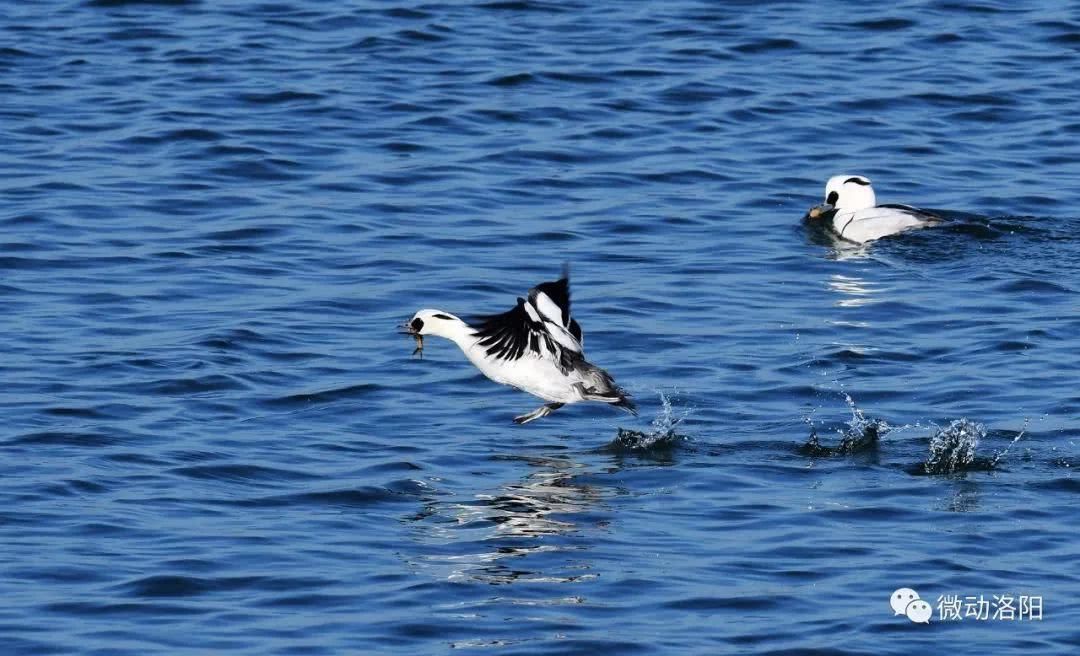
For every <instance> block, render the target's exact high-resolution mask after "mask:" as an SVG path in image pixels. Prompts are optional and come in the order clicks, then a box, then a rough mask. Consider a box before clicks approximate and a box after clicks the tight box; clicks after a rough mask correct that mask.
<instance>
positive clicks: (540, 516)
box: [412, 455, 614, 585]
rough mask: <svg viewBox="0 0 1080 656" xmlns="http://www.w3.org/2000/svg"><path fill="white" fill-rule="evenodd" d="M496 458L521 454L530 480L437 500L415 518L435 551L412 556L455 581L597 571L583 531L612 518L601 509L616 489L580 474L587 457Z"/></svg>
mask: <svg viewBox="0 0 1080 656" xmlns="http://www.w3.org/2000/svg"><path fill="white" fill-rule="evenodd" d="M496 459H499V460H519V461H522V462H524V463H526V464H528V465H529V466H530V467H531V470H530V471H529V473H528V474H526V475H525V477H524V479H523V480H520V481H514V482H510V483H506V484H504V485H502V486H501V487H500V488H499V489H498V490H496V491H495V492H493V493H478V494H476V495H475V497H474V498H472V499H469V500H450V501H440V500H434V501H432V502H431V503H429V504H428V505H427V507H425V509H424V511H423V512H421V513H420V514H418V515H417V516H415V517H414V518H413V519H415V520H416V521H417V525H418V527H420V528H421V533H420V535H419V536H418V542H420V543H421V546H422V547H426V548H424V549H422V550H425V551H428V555H427V556H426V557H423V558H421V559H418V560H416V561H414V562H413V563H412V564H413V565H414V566H415V567H417V568H418V569H421V570H428V571H431V570H434V571H435V572H436V573H437V577H438V578H442V579H444V580H447V581H459V582H460V581H476V582H484V583H490V584H493V585H499V584H507V583H512V582H516V581H526V582H548V583H565V582H573V581H577V580H581V579H583V578H591V577H593V576H595V575H594V574H592V573H590V570H591V569H592V567H591V566H590V565H589V563H588V562H587V561H586V560H585V558H584V556H585V553H584V552H585V550H586V549H587V546H586V545H587V544H589V541H579V540H576V539H575V536H576V534H578V533H580V532H581V531H584V530H588V529H590V528H592V529H596V528H600V529H602V528H603V527H604V526H605V525H606V520H604V519H602V518H601V517H598V516H597V514H596V513H597V511H598V510H600V511H602V509H603V505H604V499H605V497H609V496H611V494H613V493H614V492H613V490H607V489H604V488H601V487H598V486H596V485H593V484H585V483H580V482H577V481H576V477H577V476H579V475H581V474H585V473H586V472H585V470H584V465H581V464H579V463H577V462H575V461H574V460H572V459H571V458H569V457H555V456H517V455H502V456H496ZM464 545H470V546H468V547H467V548H463V546H464ZM526 562H528V563H529V564H528V565H527V564H526Z"/></svg>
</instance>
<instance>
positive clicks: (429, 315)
mask: <svg viewBox="0 0 1080 656" xmlns="http://www.w3.org/2000/svg"><path fill="white" fill-rule="evenodd" d="M460 324H461V319H458V318H457V317H455V316H454V315H452V314H449V313H447V312H443V311H442V310H420V311H419V312H417V313H416V314H414V315H413V317H412V319H409V320H408V321H407V322H405V325H403V326H402V328H404V329H405V330H404V332H405V334H406V335H412V337H413V338H414V339H415V340H416V350H414V351H413V355H416V354H420V356H421V357H423V354H424V335H435V336H436V337H447V338H449V337H450V336H451V335H452V334H453V332H452V331H453V329H454V328H455V327H456V326H458V325H460Z"/></svg>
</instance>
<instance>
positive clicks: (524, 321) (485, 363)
mask: <svg viewBox="0 0 1080 656" xmlns="http://www.w3.org/2000/svg"><path fill="white" fill-rule="evenodd" d="M474 323H475V325H470V324H468V323H466V322H465V321H462V320H461V319H459V318H458V317H456V316H455V315H453V314H450V313H449V312H443V311H442V310H431V309H426V310H420V311H419V312H417V313H416V314H415V315H413V317H412V319H410V320H409V321H408V323H406V324H405V326H404V328H405V331H406V333H408V334H409V335H412V336H413V337H414V338H415V340H416V350H415V351H413V353H414V354H416V353H420V354H421V355H422V354H423V349H424V336H426V335H434V336H436V337H444V338H446V339H449V340H450V341H452V342H454V343H455V344H457V345H458V347H460V348H461V350H462V352H463V353H465V357H466V358H468V359H469V361H470V362H472V363H473V365H475V366H476V368H477V369H479V370H480V372H481V373H483V374H484V375H485V376H487V377H488V378H490V379H491V380H493V381H495V382H496V383H501V384H503V385H509V386H511V387H514V388H517V389H519V390H521V391H523V392H528V393H529V394H532V395H533V396H537V397H539V398H541V399H543V400H544V401H546V403H545V404H544V405H542V406H540V407H539V408H537V409H536V410H533V411H532V412H529V413H526V414H523V415H520V416H517V417H514V423H517V424H526V423H528V422H530V421H533V420H535V419H539V418H541V417H546V416H547V415H549V414H551V413H552V412H554V411H555V410H558V409H559V408H561V407H563V406H564V405H567V404H569V403H579V402H581V401H597V402H600V403H607V404H610V405H613V406H615V407H618V408H622V409H624V410H626V411H627V412H629V413H631V414H634V415H636V414H637V409H636V407H635V406H634V403H633V401H632V400H631V398H630V395H629V394H627V393H626V392H625V391H624V390H623V389H622V388H620V387H619V386H617V385H616V384H615V379H614V378H612V376H611V374H609V373H608V372H606V371H604V370H603V369H601V368H600V367H597V366H596V365H594V364H592V363H590V362H588V361H587V360H585V354H584V352H583V350H582V346H581V344H582V334H581V326H580V325H578V322H577V321H575V320H574V319H573V318H572V317H571V316H570V276H569V272H568V269H567V268H565V267H564V268H563V275H562V277H561V278H560V279H559V280H556V281H554V282H545V283H541V284H539V285H537V286H536V287H533V288H532V289H530V290H529V294H528V298H518V300H517V305H515V306H514V307H513V308H511V309H510V310H507V311H506V312H503V313H502V314H494V315H490V316H486V317H482V318H480V319H479V320H477V321H475V322H474Z"/></svg>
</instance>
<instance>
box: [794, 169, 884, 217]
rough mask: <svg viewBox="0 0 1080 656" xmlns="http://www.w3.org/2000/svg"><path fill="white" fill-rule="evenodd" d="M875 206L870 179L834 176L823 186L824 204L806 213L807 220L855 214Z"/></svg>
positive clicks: (857, 176)
mask: <svg viewBox="0 0 1080 656" xmlns="http://www.w3.org/2000/svg"><path fill="white" fill-rule="evenodd" d="M876 205H877V197H876V196H875V195H874V188H873V187H871V186H870V179H869V178H866V177H864V176H861V175H834V176H833V177H831V178H829V182H828V183H826V184H825V202H824V203H822V204H820V205H815V206H814V207H811V208H810V211H808V212H807V213H806V218H807V219H817V218H827V217H831V216H833V215H834V214H835V213H837V212H855V211H857V210H864V209H867V208H870V207H874V206H876Z"/></svg>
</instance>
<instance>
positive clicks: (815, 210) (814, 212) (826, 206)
mask: <svg viewBox="0 0 1080 656" xmlns="http://www.w3.org/2000/svg"><path fill="white" fill-rule="evenodd" d="M835 209H836V208H835V207H833V206H832V204H830V203H822V204H820V205H814V206H813V207H811V208H810V209H809V211H807V212H806V216H805V217H803V218H805V219H816V218H819V217H824V216H827V215H828V214H829V213H830V212H832V211H834V210H835Z"/></svg>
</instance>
